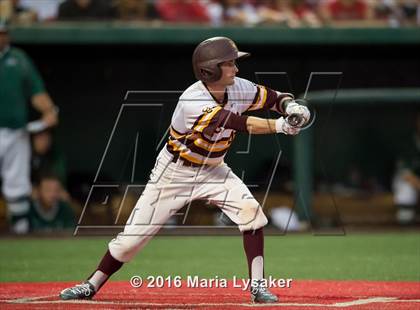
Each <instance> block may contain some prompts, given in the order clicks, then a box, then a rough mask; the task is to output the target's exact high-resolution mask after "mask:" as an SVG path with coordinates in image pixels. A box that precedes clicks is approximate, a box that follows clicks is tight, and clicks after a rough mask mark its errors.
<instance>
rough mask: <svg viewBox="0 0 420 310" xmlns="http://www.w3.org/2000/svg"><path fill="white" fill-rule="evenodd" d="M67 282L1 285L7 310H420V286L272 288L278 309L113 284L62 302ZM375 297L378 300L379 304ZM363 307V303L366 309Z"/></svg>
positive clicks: (241, 295)
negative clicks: (84, 297)
mask: <svg viewBox="0 0 420 310" xmlns="http://www.w3.org/2000/svg"><path fill="white" fill-rule="evenodd" d="M73 284H74V283H73V282H71V283H68V282H67V283H65V282H53V283H52V282H49V283H46V282H43V283H0V308H1V309H29V308H30V309H90V308H94V309H103V308H106V309H117V308H118V309H145V308H148V309H167V308H171V309H210V308H211V309H248V308H250V307H264V309H274V308H276V309H308V310H309V309H325V308H327V309H328V308H331V309H361V310H365V309H373V310H375V309H378V310H379V309H385V310H388V309H389V310H391V309H392V310H394V309H395V310H400V309H420V282H372V281H308V280H295V281H293V282H292V285H291V288H272V289H271V291H272V292H274V293H276V294H277V295H278V296H279V297H280V302H279V303H277V304H271V305H267V304H252V303H251V302H250V295H249V293H248V291H243V290H242V289H241V288H234V287H233V285H232V282H229V287H228V288H188V287H187V283H186V282H185V281H184V282H183V283H182V288H168V287H164V288H145V287H144V285H143V287H142V288H133V287H131V285H130V284H129V282H128V281H127V282H110V283H108V284H107V285H105V286H104V287H103V288H102V290H101V291H100V293H98V294H97V295H96V296H95V298H94V299H93V300H91V301H61V300H59V298H58V293H59V292H60V290H62V289H64V288H66V287H68V286H69V285H73ZM374 298H375V299H374ZM360 303H361V304H360Z"/></svg>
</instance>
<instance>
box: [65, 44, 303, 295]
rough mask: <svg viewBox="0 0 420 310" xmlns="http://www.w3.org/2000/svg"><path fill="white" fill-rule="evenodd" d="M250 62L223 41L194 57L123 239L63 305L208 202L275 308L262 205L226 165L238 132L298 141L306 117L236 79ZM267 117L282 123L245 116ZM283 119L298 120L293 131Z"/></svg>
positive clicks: (282, 99)
mask: <svg viewBox="0 0 420 310" xmlns="http://www.w3.org/2000/svg"><path fill="white" fill-rule="evenodd" d="M246 56H249V54H248V53H244V52H240V51H238V49H237V47H236V45H235V43H234V42H233V41H232V40H230V39H228V38H225V37H215V38H210V39H208V40H205V41H203V42H201V43H200V44H199V45H198V46H197V47H196V49H195V51H194V54H193V59H192V62H193V69H194V74H195V76H196V78H197V79H198V81H197V82H196V83H194V84H193V85H191V86H190V87H189V88H188V89H187V90H185V92H184V93H183V94H182V95H181V97H180V98H179V102H178V105H177V107H176V108H175V111H174V114H173V116H172V121H171V127H170V136H169V139H168V142H167V144H166V146H165V147H164V148H163V149H162V150H161V152H160V154H159V155H158V158H157V160H156V164H155V167H154V168H153V170H152V173H151V175H150V180H149V182H148V184H147V186H146V188H145V190H144V192H143V194H142V196H141V197H140V199H139V200H138V202H137V204H136V205H135V207H134V209H133V211H132V213H131V215H130V217H129V219H128V221H127V224H126V226H125V228H124V232H122V233H120V234H119V235H118V236H117V237H116V238H115V239H113V240H112V241H111V242H110V243H109V246H108V251H107V252H106V254H105V255H104V257H103V258H102V260H101V262H100V263H99V266H98V267H97V269H96V270H95V271H94V272H93V274H92V275H91V276H90V277H89V278H88V279H87V280H86V281H85V282H84V283H82V284H79V285H76V286H75V287H71V288H68V289H65V290H63V291H62V292H61V293H60V297H61V298H62V299H65V300H67V299H86V298H92V297H93V296H94V295H95V294H96V293H97V292H98V291H99V289H100V288H101V287H102V285H104V283H105V282H106V281H107V279H108V278H109V277H110V276H111V275H112V274H113V273H115V272H116V271H117V270H118V269H119V268H120V267H121V266H122V265H123V263H126V262H129V261H130V260H131V259H133V257H134V256H135V255H136V253H138V252H139V251H141V250H142V249H143V247H144V246H145V245H146V244H147V242H148V241H149V240H150V239H151V238H152V237H153V236H154V235H155V234H156V233H157V232H158V230H159V229H160V228H161V227H162V225H163V224H164V223H165V222H166V221H167V220H168V219H169V217H170V216H172V215H173V214H174V213H175V212H176V211H177V210H179V209H180V208H182V207H183V206H184V205H186V204H188V202H190V201H191V200H195V199H208V200H211V201H212V202H213V203H216V204H218V205H219V207H220V208H221V210H222V211H223V212H224V213H225V214H226V215H227V216H228V217H229V218H230V219H231V220H232V221H233V222H234V223H236V224H237V225H238V228H239V230H240V231H241V232H242V233H243V243H244V249H245V253H246V257H247V261H248V269H249V277H250V279H251V280H252V281H251V288H250V289H251V297H252V300H253V301H255V302H264V303H268V302H276V301H277V300H278V298H277V296H275V295H274V294H272V293H271V292H270V291H269V290H268V289H267V288H266V287H264V285H262V283H263V282H264V251H263V248H264V235H263V227H264V226H265V225H266V224H267V218H266V217H265V215H264V213H263V211H262V208H261V206H260V204H259V203H258V202H257V201H256V200H255V198H254V197H253V196H252V194H251V192H250V191H249V189H248V188H247V187H246V185H245V184H244V183H243V182H242V180H241V179H240V178H238V177H237V176H236V175H235V174H234V173H233V172H232V170H231V169H230V168H229V166H228V165H227V164H226V163H225V162H224V157H225V155H226V153H227V151H228V149H229V147H230V145H231V144H232V142H233V140H234V137H235V134H236V133H237V132H244V133H250V134H272V133H282V134H286V135H296V134H298V133H299V130H300V129H299V126H302V125H304V124H305V123H306V122H307V121H308V120H309V117H310V113H309V111H308V109H307V108H306V107H305V106H302V105H299V104H298V103H296V102H295V101H294V100H293V96H292V95H291V94H288V93H281V92H278V91H274V90H272V89H269V88H267V87H264V86H261V85H256V84H254V83H252V82H250V81H248V80H245V79H241V78H238V77H236V74H237V73H238V68H237V66H236V62H235V61H236V60H237V59H239V58H243V57H246ZM261 109H269V110H274V111H277V112H278V113H280V114H282V115H283V116H282V117H280V118H278V119H262V118H257V117H252V116H246V115H243V114H244V113H245V112H248V111H255V110H261ZM287 115H294V117H296V116H298V119H300V120H301V121H300V123H298V124H296V125H297V126H291V125H289V123H288V122H287V120H286V119H285V117H286V116H287Z"/></svg>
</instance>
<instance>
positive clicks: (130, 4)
mask: <svg viewBox="0 0 420 310" xmlns="http://www.w3.org/2000/svg"><path fill="white" fill-rule="evenodd" d="M115 3H116V9H117V14H118V18H119V19H122V20H145V19H147V17H148V16H147V15H148V14H147V13H148V6H149V2H148V1H146V0H117V1H116V2H115Z"/></svg>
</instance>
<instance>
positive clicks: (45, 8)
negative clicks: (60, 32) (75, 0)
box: [20, 0, 64, 22]
mask: <svg viewBox="0 0 420 310" xmlns="http://www.w3.org/2000/svg"><path fill="white" fill-rule="evenodd" d="M63 1H64V0H20V3H21V5H22V7H24V8H26V9H28V10H31V11H34V12H36V14H37V17H38V21H41V22H43V21H53V20H55V19H56V18H57V16H58V7H59V6H60V4H61V3H62V2H63Z"/></svg>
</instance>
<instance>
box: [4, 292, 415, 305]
mask: <svg viewBox="0 0 420 310" xmlns="http://www.w3.org/2000/svg"><path fill="white" fill-rule="evenodd" d="M56 296H57V295H48V296H37V297H25V298H18V299H7V300H0V302H3V303H9V304H25V303H27V304H80V305H120V306H135V307H153V306H154V307H168V306H170V307H177V306H178V307H179V306H180V305H179V304H178V305H177V304H174V303H150V302H116V301H101V300H97V301H95V300H45V301H42V300H40V299H43V298H51V297H56ZM389 302H393V303H395V302H397V303H398V302H402V303H420V299H398V298H397V297H372V298H365V299H357V300H353V301H348V302H338V303H334V304H317V303H281V302H280V303H269V304H258V303H232V302H226V303H211V302H209V303H188V304H185V307H223V306H225V307H226V306H238V307H326V308H347V307H353V306H357V305H366V304H372V303H389Z"/></svg>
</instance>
